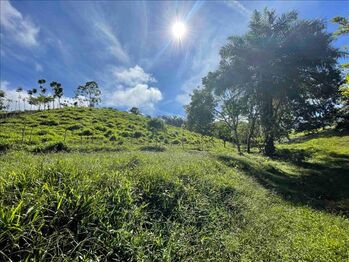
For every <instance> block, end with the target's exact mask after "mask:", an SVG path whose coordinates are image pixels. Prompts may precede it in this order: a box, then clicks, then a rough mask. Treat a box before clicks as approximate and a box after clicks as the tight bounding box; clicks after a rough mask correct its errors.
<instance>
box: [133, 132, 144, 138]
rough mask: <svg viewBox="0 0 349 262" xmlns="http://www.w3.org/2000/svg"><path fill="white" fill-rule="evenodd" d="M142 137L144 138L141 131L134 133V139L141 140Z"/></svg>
mask: <svg viewBox="0 0 349 262" xmlns="http://www.w3.org/2000/svg"><path fill="white" fill-rule="evenodd" d="M142 136H143V133H142V132H140V131H136V132H134V133H133V137H134V138H140V137H142Z"/></svg>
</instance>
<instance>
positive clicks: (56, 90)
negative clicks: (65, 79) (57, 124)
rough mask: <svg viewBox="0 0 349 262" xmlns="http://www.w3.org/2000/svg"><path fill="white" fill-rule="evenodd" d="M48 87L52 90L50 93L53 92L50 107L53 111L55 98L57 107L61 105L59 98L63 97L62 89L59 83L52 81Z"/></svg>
mask: <svg viewBox="0 0 349 262" xmlns="http://www.w3.org/2000/svg"><path fill="white" fill-rule="evenodd" d="M50 87H51V88H52V91H53V97H52V101H53V103H52V106H53V109H54V108H55V100H56V98H58V105H59V107H60V105H61V97H62V96H63V88H62V85H61V83H58V82H56V81H52V82H51V83H50Z"/></svg>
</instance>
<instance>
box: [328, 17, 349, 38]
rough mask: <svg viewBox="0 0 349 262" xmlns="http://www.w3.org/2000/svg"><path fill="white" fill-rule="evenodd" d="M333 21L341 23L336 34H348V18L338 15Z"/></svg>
mask: <svg viewBox="0 0 349 262" xmlns="http://www.w3.org/2000/svg"><path fill="white" fill-rule="evenodd" d="M332 22H333V23H336V24H338V25H339V27H338V29H337V31H335V32H334V35H335V36H341V35H347V34H349V21H348V18H345V17H342V16H337V17H334V18H333V19H332Z"/></svg>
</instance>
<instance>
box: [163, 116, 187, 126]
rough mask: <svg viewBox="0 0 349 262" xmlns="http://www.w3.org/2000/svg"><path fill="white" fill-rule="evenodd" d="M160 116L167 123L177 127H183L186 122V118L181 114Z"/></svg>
mask: <svg viewBox="0 0 349 262" xmlns="http://www.w3.org/2000/svg"><path fill="white" fill-rule="evenodd" d="M160 118H161V119H162V120H164V121H165V123H166V124H168V125H172V126H176V127H181V126H182V125H183V124H184V123H185V121H184V119H183V118H181V117H179V116H161V117H160Z"/></svg>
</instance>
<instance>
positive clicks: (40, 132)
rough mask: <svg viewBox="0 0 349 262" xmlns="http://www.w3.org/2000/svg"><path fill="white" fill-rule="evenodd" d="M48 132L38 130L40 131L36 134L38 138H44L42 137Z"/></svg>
mask: <svg viewBox="0 0 349 262" xmlns="http://www.w3.org/2000/svg"><path fill="white" fill-rule="evenodd" d="M48 133H49V132H48V131H47V130H40V131H38V132H37V134H38V135H39V136H44V135H47V134H48Z"/></svg>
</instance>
